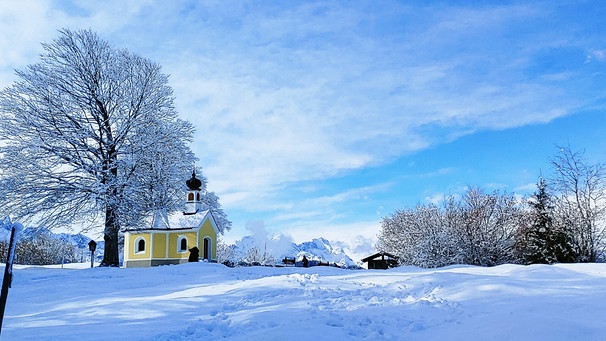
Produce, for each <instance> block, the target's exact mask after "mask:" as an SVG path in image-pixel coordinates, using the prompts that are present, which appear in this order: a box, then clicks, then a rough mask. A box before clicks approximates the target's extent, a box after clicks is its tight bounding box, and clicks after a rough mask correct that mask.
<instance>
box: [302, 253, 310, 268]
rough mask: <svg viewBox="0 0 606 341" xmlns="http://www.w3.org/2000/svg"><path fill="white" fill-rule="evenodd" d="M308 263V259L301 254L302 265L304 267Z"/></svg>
mask: <svg viewBox="0 0 606 341" xmlns="http://www.w3.org/2000/svg"><path fill="white" fill-rule="evenodd" d="M308 264H309V261H308V260H307V257H305V255H303V267H304V268H306V267H307V265H308Z"/></svg>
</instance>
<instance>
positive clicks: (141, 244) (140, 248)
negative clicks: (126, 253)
mask: <svg viewBox="0 0 606 341" xmlns="http://www.w3.org/2000/svg"><path fill="white" fill-rule="evenodd" d="M139 252H145V239H143V238H141V237H139V238H137V241H135V253H139Z"/></svg>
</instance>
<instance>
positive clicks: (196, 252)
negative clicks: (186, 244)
mask: <svg viewBox="0 0 606 341" xmlns="http://www.w3.org/2000/svg"><path fill="white" fill-rule="evenodd" d="M198 258H200V249H198V247H197V246H194V247H192V248H191V249H189V258H188V259H187V261H188V262H197V261H198Z"/></svg>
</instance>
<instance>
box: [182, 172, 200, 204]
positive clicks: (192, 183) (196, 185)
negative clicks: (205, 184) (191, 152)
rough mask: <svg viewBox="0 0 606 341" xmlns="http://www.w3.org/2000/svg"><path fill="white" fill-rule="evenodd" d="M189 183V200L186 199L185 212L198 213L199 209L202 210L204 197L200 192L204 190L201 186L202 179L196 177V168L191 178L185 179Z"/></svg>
mask: <svg viewBox="0 0 606 341" xmlns="http://www.w3.org/2000/svg"><path fill="white" fill-rule="evenodd" d="M185 184H186V185H187V200H186V201H185V211H184V212H183V214H196V213H198V211H200V210H202V199H201V195H200V192H201V191H202V190H201V189H200V187H201V186H202V181H200V179H198V178H196V170H195V169H194V171H193V172H192V174H191V178H190V179H189V180H187V181H185Z"/></svg>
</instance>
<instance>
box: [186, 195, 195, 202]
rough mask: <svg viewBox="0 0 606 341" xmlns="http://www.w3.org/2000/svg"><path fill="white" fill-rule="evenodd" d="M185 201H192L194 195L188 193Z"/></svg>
mask: <svg viewBox="0 0 606 341" xmlns="http://www.w3.org/2000/svg"><path fill="white" fill-rule="evenodd" d="M187 201H194V194H193V193H189V194H188V195H187Z"/></svg>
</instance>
